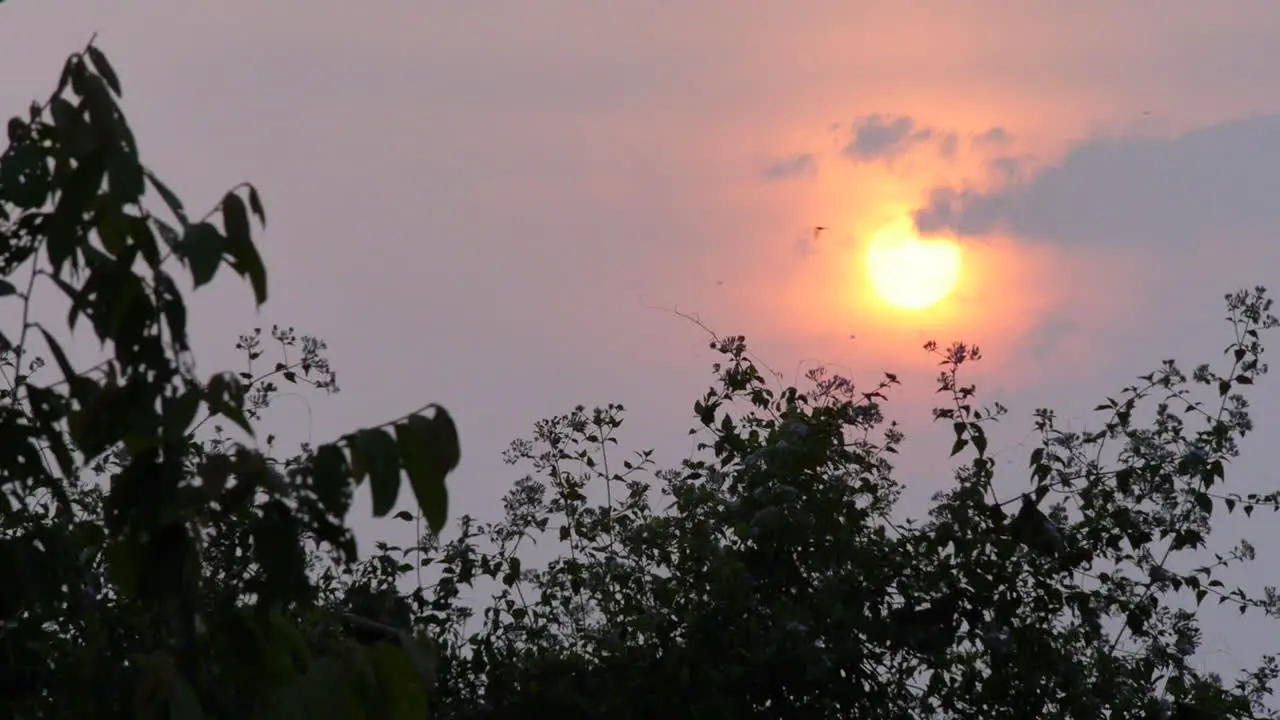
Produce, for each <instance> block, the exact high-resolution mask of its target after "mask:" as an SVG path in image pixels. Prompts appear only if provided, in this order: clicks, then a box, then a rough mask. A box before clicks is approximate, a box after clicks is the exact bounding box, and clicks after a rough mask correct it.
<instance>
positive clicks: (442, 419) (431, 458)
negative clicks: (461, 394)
mask: <svg viewBox="0 0 1280 720" xmlns="http://www.w3.org/2000/svg"><path fill="white" fill-rule="evenodd" d="M396 444H397V446H398V447H399V449H400V457H401V460H402V462H403V463H404V467H405V470H406V472H407V473H408V475H409V483H410V485H412V487H413V493H414V496H415V497H416V498H417V500H418V507H419V508H420V509H421V510H422V514H423V515H424V516H425V517H426V519H427V524H428V525H429V526H430V527H431V531H432V532H433V533H437V534H438V533H439V532H440V531H441V530H443V529H444V524H445V521H446V519H447V517H448V511H449V493H448V488H446V487H445V484H444V480H445V476H447V475H448V474H449V473H450V472H452V471H453V469H454V468H456V467H457V466H458V462H459V461H460V460H461V450H460V448H459V446H458V430H457V427H456V426H455V425H454V423H453V418H451V417H450V416H449V413H448V412H447V411H446V410H445V409H444V408H441V407H437V408H435V415H434V416H433V417H431V418H427V417H424V416H422V415H413V416H410V417H409V418H407V419H406V420H405V421H404V422H401V423H400V424H398V425H396Z"/></svg>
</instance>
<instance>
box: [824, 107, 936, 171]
mask: <svg viewBox="0 0 1280 720" xmlns="http://www.w3.org/2000/svg"><path fill="white" fill-rule="evenodd" d="M939 135H940V133H939V132H938V131H937V130H935V129H934V128H931V127H926V126H921V125H917V124H916V121H915V120H913V119H911V118H909V117H906V116H905V115H898V116H891V115H882V114H879V113H877V114H875V115H867V116H866V117H863V118H859V119H858V120H856V121H854V123H853V135H852V137H850V139H849V144H848V145H846V146H845V148H844V154H845V156H846V157H848V158H849V159H850V160H853V161H854V162H878V161H882V160H883V161H890V160H893V159H894V158H896V157H898V156H899V155H902V154H903V153H905V152H907V151H909V150H911V149H912V148H913V147H915V146H917V145H920V144H922V143H927V142H929V141H931V140H933V139H935V138H936V137H938V136H939Z"/></svg>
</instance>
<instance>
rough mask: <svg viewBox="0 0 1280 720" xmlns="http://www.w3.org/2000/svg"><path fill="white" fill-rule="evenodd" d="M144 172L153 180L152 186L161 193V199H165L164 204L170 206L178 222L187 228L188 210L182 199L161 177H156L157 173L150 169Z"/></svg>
mask: <svg viewBox="0 0 1280 720" xmlns="http://www.w3.org/2000/svg"><path fill="white" fill-rule="evenodd" d="M143 172H144V173H145V174H146V177H147V180H149V181H151V187H153V188H155V189H156V192H158V193H160V199H161V200H164V204H165V205H168V206H169V211H170V212H172V213H173V214H174V216H175V217H177V218H178V222H179V223H181V224H182V227H184V228H185V227H186V226H187V211H186V208H184V207H183V206H182V201H181V200H179V199H178V196H177V195H176V194H174V192H173V191H172V190H170V189H169V186H168V185H165V184H164V183H163V182H160V178H158V177H156V175H155V173H153V172H151V171H150V170H143Z"/></svg>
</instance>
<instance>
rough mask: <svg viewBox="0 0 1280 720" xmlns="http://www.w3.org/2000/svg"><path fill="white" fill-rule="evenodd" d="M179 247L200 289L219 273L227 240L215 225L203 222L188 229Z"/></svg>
mask: <svg viewBox="0 0 1280 720" xmlns="http://www.w3.org/2000/svg"><path fill="white" fill-rule="evenodd" d="M179 247H180V248H181V249H182V256H183V257H184V258H186V261H187V265H188V266H189V267H190V268H191V277H192V279H193V280H195V284H196V287H197V288H198V287H200V286H202V285H205V284H207V283H208V282H209V281H210V280H213V276H214V274H216V273H217V272H218V266H219V265H221V264H222V253H223V250H224V249H225V247H226V238H224V237H222V233H219V232H218V229H217V228H216V227H214V226H213V225H211V224H209V223H207V222H201V223H196V224H195V225H192V226H190V227H188V228H187V231H186V233H185V234H183V236H182V241H181V243H180V244H179Z"/></svg>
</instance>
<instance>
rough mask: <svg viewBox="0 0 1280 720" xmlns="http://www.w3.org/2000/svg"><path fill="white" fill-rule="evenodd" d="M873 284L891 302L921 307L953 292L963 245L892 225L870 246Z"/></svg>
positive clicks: (906, 307)
mask: <svg viewBox="0 0 1280 720" xmlns="http://www.w3.org/2000/svg"><path fill="white" fill-rule="evenodd" d="M867 275H868V277H869V278H870V280H871V286H872V288H873V289H874V290H875V291H876V294H878V295H879V296H880V297H882V298H883V299H884V300H885V301H887V302H889V303H890V304H892V305H894V306H896V307H900V308H904V309H908V310H919V309H923V308H927V307H929V306H931V305H934V304H936V303H937V302H938V301H940V300H942V299H943V298H945V297H946V296H947V295H949V294H951V291H952V290H954V289H955V286H956V283H957V282H958V281H959V280H960V246H959V245H957V244H956V243H955V242H954V241H951V240H934V239H930V240H922V239H920V238H918V237H916V236H915V234H914V233H913V232H911V231H910V230H909V229H906V230H904V229H903V228H897V227H895V228H891V229H888V230H885V231H882V232H880V233H879V234H877V235H876V236H875V238H874V239H872V241H871V243H870V246H869V247H868V249H867Z"/></svg>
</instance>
